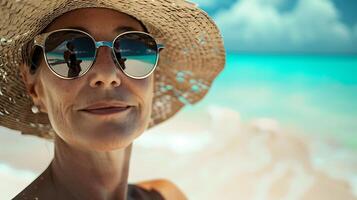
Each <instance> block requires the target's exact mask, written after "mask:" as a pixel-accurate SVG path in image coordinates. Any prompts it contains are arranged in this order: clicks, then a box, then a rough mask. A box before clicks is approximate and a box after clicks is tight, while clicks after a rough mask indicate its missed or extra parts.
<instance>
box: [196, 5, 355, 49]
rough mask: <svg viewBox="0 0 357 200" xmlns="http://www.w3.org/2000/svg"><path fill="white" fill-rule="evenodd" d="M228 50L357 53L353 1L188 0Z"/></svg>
mask: <svg viewBox="0 0 357 200" xmlns="http://www.w3.org/2000/svg"><path fill="white" fill-rule="evenodd" d="M192 2H195V3H198V5H199V7H200V8H202V9H203V10H205V11H206V12H208V14H209V15H210V16H212V17H213V19H214V20H215V21H216V23H217V25H218V26H219V28H220V29H221V31H222V35H223V37H224V40H225V46H226V48H227V50H228V51H231V52H279V53H349V54H351V53H352V54H357V12H356V10H357V1H356V0H192Z"/></svg>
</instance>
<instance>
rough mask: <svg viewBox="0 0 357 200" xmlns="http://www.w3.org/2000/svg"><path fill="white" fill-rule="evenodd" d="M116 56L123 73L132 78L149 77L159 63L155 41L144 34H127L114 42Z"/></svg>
mask: <svg viewBox="0 0 357 200" xmlns="http://www.w3.org/2000/svg"><path fill="white" fill-rule="evenodd" d="M114 52H115V56H116V58H117V60H118V62H119V64H120V66H121V67H122V69H123V71H124V72H125V73H126V74H128V75H129V76H132V77H138V78H139V77H144V76H146V75H148V74H149V73H150V72H151V71H152V70H154V66H155V64H156V61H157V57H158V54H157V46H156V42H155V40H154V39H153V38H152V37H151V36H149V35H146V34H143V33H127V34H125V35H122V36H120V37H119V38H117V40H116V41H115V42H114Z"/></svg>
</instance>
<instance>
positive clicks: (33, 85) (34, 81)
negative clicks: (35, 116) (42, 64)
mask: <svg viewBox="0 0 357 200" xmlns="http://www.w3.org/2000/svg"><path fill="white" fill-rule="evenodd" d="M29 69H30V67H29V66H28V65H27V64H25V63H22V64H20V75H21V78H22V81H23V82H24V85H25V87H26V91H27V93H28V94H29V95H30V97H31V98H32V101H33V103H34V105H36V106H38V107H39V109H40V111H41V112H45V113H47V109H46V107H45V104H44V103H43V97H44V96H43V87H42V83H41V81H40V80H39V74H40V69H37V71H36V72H35V73H34V74H31V73H30V70H29Z"/></svg>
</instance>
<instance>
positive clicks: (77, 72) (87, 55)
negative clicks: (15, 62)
mask: <svg viewBox="0 0 357 200" xmlns="http://www.w3.org/2000/svg"><path fill="white" fill-rule="evenodd" d="M101 46H107V47H110V48H111V49H112V58H113V60H114V61H115V63H116V65H117V66H118V67H119V68H120V69H121V70H122V71H123V72H124V74H125V75H127V76H129V77H131V78H134V79H144V78H146V77H148V76H149V75H150V74H151V73H152V72H153V71H154V70H155V68H156V66H157V64H158V60H159V52H160V51H161V50H162V49H163V48H164V46H163V45H162V44H157V43H156V41H155V39H154V38H153V37H152V36H151V35H150V34H148V33H145V32H141V31H127V32H124V33H121V34H119V35H117V36H116V37H115V38H114V40H113V41H112V42H108V41H95V39H94V38H93V37H92V36H91V35H89V34H88V33H86V32H84V31H81V30H77V29H59V30H55V31H51V32H48V33H43V34H40V35H37V36H36V37H35V38H34V48H33V52H32V53H31V55H40V54H39V53H36V51H39V50H41V49H42V52H43V55H44V58H45V61H46V64H47V66H48V67H49V68H50V70H51V71H52V72H53V73H54V74H55V75H57V76H58V77H60V78H63V79H75V78H78V77H81V76H83V75H84V74H86V73H87V72H88V71H89V70H90V68H91V67H92V66H93V64H94V62H95V60H96V57H97V51H98V48H99V47H101ZM36 47H40V48H36ZM36 59H38V57H37V58H36V56H32V60H31V65H35V64H34V63H35V61H34V60H36ZM31 69H33V66H31Z"/></svg>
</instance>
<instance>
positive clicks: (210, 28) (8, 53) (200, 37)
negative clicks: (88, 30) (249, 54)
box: [0, 0, 225, 139]
mask: <svg viewBox="0 0 357 200" xmlns="http://www.w3.org/2000/svg"><path fill="white" fill-rule="evenodd" d="M85 7H103V8H111V9H115V10H118V11H120V12H123V13H126V14H128V15H131V16H133V17H135V18H137V19H138V20H140V21H141V22H142V23H143V24H144V25H145V26H146V28H147V30H148V31H149V33H150V34H151V35H153V36H154V38H155V39H156V40H157V41H159V42H160V43H162V44H164V45H165V50H164V51H162V52H161V53H160V60H159V64H158V66H157V68H156V71H155V73H154V74H155V86H154V90H155V91H154V99H153V104H152V115H151V121H150V124H149V126H148V128H151V127H153V126H155V125H157V124H159V123H161V122H163V121H165V120H167V119H168V118H170V117H172V116H173V115H174V114H175V113H177V112H178V111H179V110H180V109H181V108H182V107H183V106H184V105H186V104H194V103H196V102H198V101H199V100H201V99H202V98H203V97H204V96H205V95H206V94H207V92H208V90H209V88H210V86H211V84H212V82H213V80H214V79H215V77H216V76H217V75H218V74H219V73H220V72H221V71H222V69H223V67H224V65H225V50H224V47H223V41H222V37H221V35H220V32H219V30H218V28H217V26H216V25H215V23H214V22H213V21H212V19H211V18H210V17H209V16H208V15H207V13H205V12H204V11H202V10H201V9H199V8H198V7H197V6H196V5H195V4H193V3H190V2H188V1H184V0H56V1H53V0H16V1H14V0H0V13H1V17H0V126H5V127H7V128H10V129H15V130H18V131H20V132H21V133H22V134H31V135H36V136H39V137H43V138H47V139H51V138H53V136H54V135H53V132H52V128H51V125H50V123H49V119H48V116H47V114H46V113H38V114H34V113H33V112H32V111H31V107H32V105H33V102H32V99H31V98H30V96H29V95H28V94H27V92H26V89H25V85H24V83H23V82H22V79H21V78H20V75H19V74H20V71H19V67H18V66H19V64H20V63H22V62H23V61H24V59H25V57H24V55H26V54H25V52H26V48H25V46H24V45H25V44H27V43H28V42H30V41H31V40H32V39H33V38H34V36H36V35H37V34H39V33H40V32H41V31H42V30H43V29H44V28H45V27H46V26H47V25H48V24H49V23H50V22H52V21H53V20H54V19H55V18H56V17H58V16H60V15H62V14H63V13H65V12H68V11H70V10H74V9H78V8H85Z"/></svg>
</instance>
